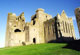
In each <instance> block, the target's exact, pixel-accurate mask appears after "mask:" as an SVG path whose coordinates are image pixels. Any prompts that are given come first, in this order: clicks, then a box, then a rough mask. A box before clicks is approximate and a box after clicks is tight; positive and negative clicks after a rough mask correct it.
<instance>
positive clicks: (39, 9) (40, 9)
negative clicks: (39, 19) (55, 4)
mask: <svg viewBox="0 0 80 55" xmlns="http://www.w3.org/2000/svg"><path fill="white" fill-rule="evenodd" d="M38 11H43V12H44V9H42V8H38V9H37V10H36V12H38Z"/></svg>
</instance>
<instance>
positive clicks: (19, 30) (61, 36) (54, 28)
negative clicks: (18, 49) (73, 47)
mask: <svg viewBox="0 0 80 55" xmlns="http://www.w3.org/2000/svg"><path fill="white" fill-rule="evenodd" d="M67 38H68V39H67ZM70 38H73V39H75V32H74V27H73V21H72V18H68V17H67V16H66V14H65V12H64V11H63V12H62V14H61V15H59V14H57V16H55V17H54V18H52V16H51V15H48V14H47V13H45V12H44V10H43V9H41V8H39V9H38V10H36V14H34V15H33V16H32V17H31V22H26V23H25V17H24V13H22V14H21V15H20V16H16V15H15V14H12V13H9V14H8V20H7V30H6V43H5V44H6V47H8V46H19V45H28V44H40V43H48V42H51V41H56V40H60V41H61V40H69V39H70Z"/></svg>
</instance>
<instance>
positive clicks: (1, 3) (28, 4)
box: [0, 0, 80, 47]
mask: <svg viewBox="0 0 80 55" xmlns="http://www.w3.org/2000/svg"><path fill="white" fill-rule="evenodd" d="M79 6H80V0H0V47H4V44H5V33H6V23H7V15H8V13H9V12H11V13H15V14H16V15H17V16H18V15H19V14H21V13H22V12H24V13H25V18H26V22H29V21H30V19H31V16H32V15H33V14H35V11H36V10H37V9H38V8H43V9H45V12H46V13H48V14H51V15H52V16H53V17H54V16H56V15H57V13H59V14H61V12H62V10H65V12H66V14H67V16H68V17H72V18H73V23H74V28H75V34H76V38H77V39H78V38H79V32H78V28H77V23H76V19H75V14H74V10H75V8H77V7H79Z"/></svg>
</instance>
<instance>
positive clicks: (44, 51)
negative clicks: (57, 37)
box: [0, 43, 80, 55]
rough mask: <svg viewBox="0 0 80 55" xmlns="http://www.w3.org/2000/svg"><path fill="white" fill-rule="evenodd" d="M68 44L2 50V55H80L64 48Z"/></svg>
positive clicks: (38, 45) (0, 54)
mask: <svg viewBox="0 0 80 55" xmlns="http://www.w3.org/2000/svg"><path fill="white" fill-rule="evenodd" d="M65 45H66V44H62V43H48V44H36V45H27V46H17V47H7V48H1V49H0V55H80V51H76V50H72V49H66V48H62V47H64V46H65Z"/></svg>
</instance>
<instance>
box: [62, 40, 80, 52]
mask: <svg viewBox="0 0 80 55" xmlns="http://www.w3.org/2000/svg"><path fill="white" fill-rule="evenodd" d="M63 48H68V49H73V50H77V51H80V40H73V41H70V42H69V43H68V44H67V45H66V46H64V47H63Z"/></svg>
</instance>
